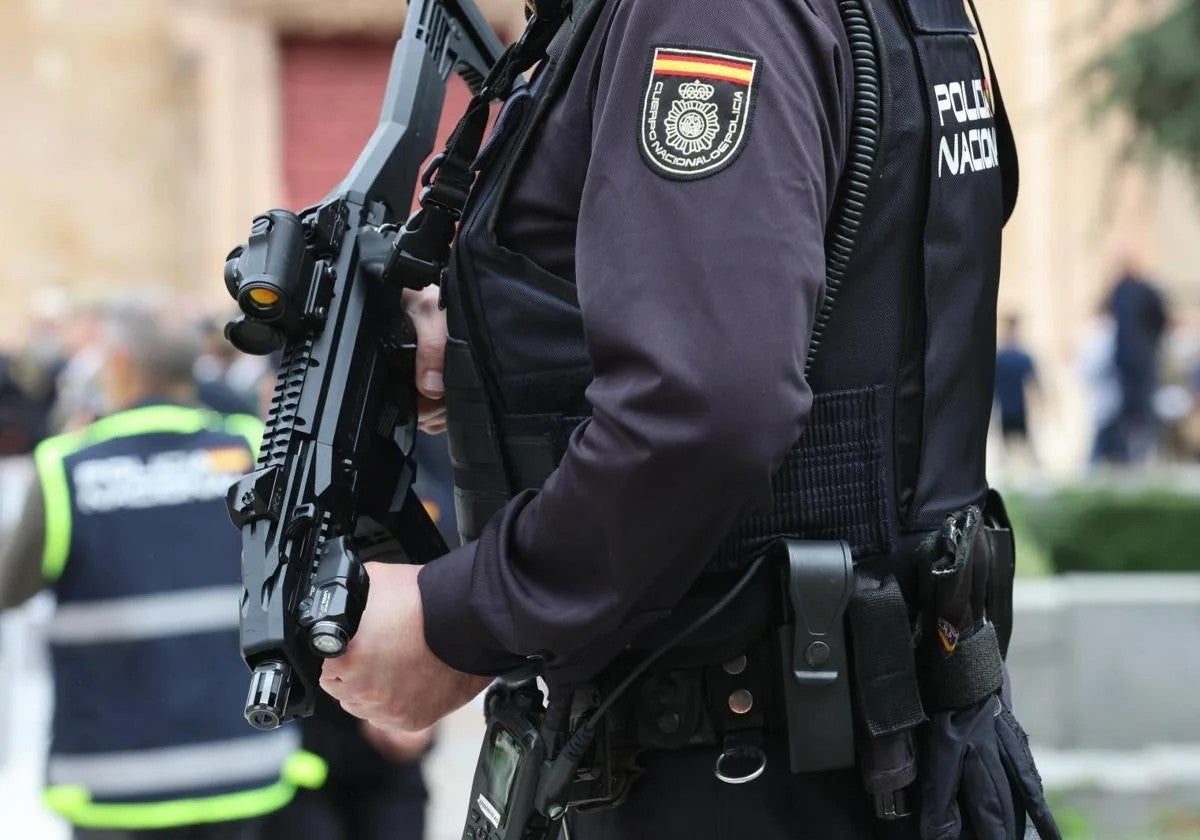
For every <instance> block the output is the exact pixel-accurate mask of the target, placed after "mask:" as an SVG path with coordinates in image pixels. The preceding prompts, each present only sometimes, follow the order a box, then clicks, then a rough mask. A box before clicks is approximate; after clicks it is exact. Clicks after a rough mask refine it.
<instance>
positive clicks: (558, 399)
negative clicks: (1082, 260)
mask: <svg viewBox="0 0 1200 840" xmlns="http://www.w3.org/2000/svg"><path fill="white" fill-rule="evenodd" d="M563 5H564V4H561V3H557V2H535V3H533V4H532V6H533V7H534V9H535V11H536V13H537V17H538V18H539V19H540V24H541V25H542V26H545V25H546V24H547V21H550V20H553V19H554V18H555V16H556V15H557V14H559V11H560V9H561V7H562V6H563ZM566 5H570V6H571V11H570V17H569V19H568V20H567V21H566V23H565V24H564V26H563V28H562V29H560V30H559V31H558V33H557V35H556V36H555V37H554V39H553V40H552V41H550V44H549V47H548V49H547V55H548V57H547V58H546V59H545V60H544V61H543V62H542V63H541V64H540V65H539V68H538V70H537V71H536V73H535V74H534V77H533V80H532V82H531V84H529V85H528V86H527V87H522V88H520V89H519V90H517V91H516V92H515V93H512V94H511V95H509V96H507V97H506V98H507V102H506V105H505V109H504V112H503V113H502V115H501V117H500V119H499V121H498V124H497V127H496V129H495V131H494V133H493V136H492V137H491V138H490V139H489V141H488V143H487V145H486V147H485V148H484V151H483V152H482V154H480V155H479V156H478V158H477V159H475V160H474V162H473V168H474V170H477V171H478V172H479V176H478V179H477V180H476V182H475V184H474V189H473V192H472V194H471V197H470V199H469V200H468V202H467V205H466V208H465V214H464V216H463V220H462V223H461V225H460V226H459V229H458V234H457V240H456V245H455V251H454V253H453V255H452V257H451V260H450V266H449V275H448V277H447V279H446V282H445V284H444V287H443V289H442V294H443V296H444V301H445V303H446V304H447V307H448V333H449V338H448V340H447V338H446V330H445V329H443V327H442V324H441V322H440V321H439V319H438V318H437V316H436V314H435V312H434V310H433V303H432V296H431V295H410V297H409V305H410V315H411V316H412V317H413V320H414V322H415V323H416V326H417V328H418V332H419V339H420V343H421V355H420V360H419V370H418V382H417V385H418V388H419V390H421V392H422V393H423V395H424V397H425V398H426V409H427V410H426V420H427V421H428V422H429V423H431V424H441V423H442V422H444V417H443V415H442V412H441V409H440V408H439V407H438V401H439V400H440V399H441V398H442V397H443V396H447V398H448V402H449V416H448V420H449V434H450V443H451V449H452V452H453V454H454V456H455V461H456V464H455V466H456V474H457V475H456V481H457V484H458V489H459V496H458V502H459V515H460V529H461V530H462V531H463V532H464V535H465V536H467V537H471V538H473V541H471V542H468V543H466V544H465V545H464V546H463V547H461V548H459V549H456V550H454V551H452V552H450V553H449V554H448V555H447V556H445V557H443V558H441V559H439V560H437V561H434V562H433V563H430V564H429V565H428V566H427V567H425V568H424V569H422V570H420V572H419V573H418V571H417V570H416V569H413V568H409V567H404V566H395V567H380V566H374V567H372V570H371V575H372V590H371V595H370V599H369V601H368V604H367V608H366V612H365V615H364V617H363V621H362V625H361V627H360V629H359V631H358V635H357V636H356V637H355V639H354V641H353V643H352V645H351V647H350V650H349V653H348V654H347V655H346V656H345V657H343V658H341V659H338V660H333V661H330V662H327V663H326V665H325V670H324V676H323V679H322V684H323V685H324V686H325V688H326V689H327V690H328V691H329V692H330V693H331V694H333V695H334V696H335V697H337V698H339V699H340V700H341V702H342V704H343V706H344V707H345V708H346V709H347V710H349V711H351V712H352V713H354V714H357V715H359V716H361V717H364V718H366V719H368V720H372V721H374V722H376V723H378V724H380V725H383V726H392V727H398V728H413V727H418V726H424V725H427V724H429V723H430V722H432V721H434V720H436V719H437V718H439V717H440V716H442V715H444V714H446V713H447V712H449V711H450V710H451V709H453V708H455V707H457V706H459V705H461V704H462V703H464V702H465V701H466V700H467V699H468V698H469V697H471V696H472V695H473V694H474V693H475V692H477V691H479V690H480V689H481V688H482V687H483V686H484V685H485V684H486V682H487V677H488V676H492V675H501V674H506V673H510V672H513V671H516V670H519V669H521V668H523V667H524V668H526V669H528V668H529V666H530V665H531V664H532V665H534V666H536V667H537V669H538V670H539V671H540V673H541V674H542V675H543V676H544V677H545V679H546V680H547V682H548V683H549V684H550V685H551V687H552V691H553V689H554V687H556V686H558V687H563V686H566V687H571V688H572V690H573V692H574V696H575V698H576V700H577V701H578V700H579V699H580V698H583V702H584V703H587V702H589V698H596V697H601V698H602V697H604V696H605V692H606V691H611V690H612V689H613V686H614V684H616V683H617V682H618V681H619V679H620V677H621V676H622V675H625V674H631V673H633V670H632V668H633V667H635V666H634V663H637V662H641V661H644V660H645V659H646V657H647V656H648V655H649V654H650V653H652V652H655V651H661V648H662V640H664V639H669V638H671V637H672V636H675V635H677V631H678V630H679V629H680V628H684V627H688V626H689V625H694V624H695V622H694V619H695V618H696V617H697V616H704V615H706V614H707V613H709V611H710V610H711V608H712V607H713V605H714V604H719V603H723V602H724V600H728V599H727V598H724V596H726V595H727V594H728V593H730V592H735V593H738V594H737V597H736V598H734V600H733V602H732V603H730V604H728V606H726V607H725V608H724V609H723V610H722V611H721V612H720V613H719V614H718V616H717V618H715V619H712V620H710V621H708V622H707V623H705V624H704V625H702V628H701V629H700V630H698V631H696V632H695V633H693V634H692V635H691V636H690V637H688V638H687V639H686V640H685V641H683V642H682V643H681V645H679V646H677V649H676V650H673V651H671V652H670V653H669V654H668V655H667V657H666V658H665V659H664V660H663V661H662V662H661V664H660V667H657V668H655V669H652V670H651V671H650V672H648V673H647V674H646V675H645V676H644V677H641V678H640V683H639V684H638V685H636V686H635V687H634V688H632V689H630V691H629V692H628V695H629V696H628V698H627V699H628V702H627V703H624V704H623V707H622V708H617V707H616V706H614V707H613V710H612V712H610V714H609V716H608V720H609V721H610V722H611V724H612V728H613V729H614V731H617V732H618V734H619V733H620V732H621V731H623V732H625V733H627V738H629V737H631V738H632V741H633V745H632V747H628V745H626V746H624V747H622V748H623V749H627V753H626V754H625V756H624V758H626V759H629V761H628V762H627V766H628V767H629V768H632V769H633V772H634V773H638V772H640V778H636V779H632V784H631V785H630V786H627V787H625V788H624V789H623V790H622V791H621V795H620V796H613V797H612V798H613V799H614V801H613V802H610V803H609V804H613V805H616V807H613V808H609V809H608V810H603V811H600V812H597V813H591V814H578V815H573V816H571V817H570V818H569V820H568V823H569V828H570V833H571V836H572V837H584V838H591V837H605V838H635V837H719V838H734V837H738V838H741V837H755V838H799V837H805V838H808V837H812V838H816V837H820V838H827V837H839V838H841V837H871V836H884V835H885V834H895V835H897V836H918V835H919V836H922V837H931V838H939V840H943V839H944V840H950V838H958V837H960V836H961V837H976V836H977V837H986V838H1004V840H1013V838H1017V837H1020V836H1023V835H1024V833H1025V826H1026V821H1027V820H1026V818H1027V815H1028V816H1030V817H1032V819H1033V822H1034V823H1035V824H1036V827H1037V830H1038V831H1040V832H1041V833H1042V834H1043V836H1047V837H1050V836H1057V830H1056V829H1055V828H1054V825H1053V819H1052V817H1050V815H1049V813H1048V811H1047V810H1046V809H1045V806H1044V800H1043V797H1042V794H1041V790H1040V781H1039V780H1038V779H1037V774H1036V770H1034V768H1033V765H1032V760H1031V759H1030V758H1029V755H1028V749H1027V747H1026V746H1025V741H1024V736H1023V733H1021V732H1020V730H1019V727H1017V726H1016V724H1015V721H1013V720H1012V716H1011V709H1010V706H1009V704H1008V701H1007V699H1006V695H1005V693H1004V691H1003V690H1002V682H1003V673H1002V663H1001V657H1002V653H1003V649H1004V646H1005V645H1006V643H1007V629H1008V628H1007V626H1006V625H1007V619H1008V604H1007V599H1006V597H1005V593H1007V592H1008V591H1009V587H1008V582H1009V580H1010V579H1011V562H1010V560H1011V555H1010V554H1008V553H1006V550H1005V545H1004V541H1005V536H1004V535H1005V534H1006V533H1007V532H1006V530H1005V528H1004V527H1003V526H1004V524H1005V522H1004V516H1003V511H1002V507H1001V505H1000V504H999V503H998V499H996V498H995V497H994V496H992V497H990V496H989V493H988V488H987V484H986V480H985V476H984V442H985V437H986V432H987V424H988V415H989V410H990V405H991V396H992V381H991V379H992V362H993V359H994V353H995V321H996V313H995V302H996V292H997V282H998V278H999V265H1000V259H999V258H1000V232H1001V228H1002V226H1003V224H1004V221H1005V220H1006V219H1007V217H1008V214H1009V213H1010V212H1011V210H1012V206H1013V203H1014V201H1015V194H1016V158H1015V151H1014V148H1013V144H1012V138H1011V135H1010V133H1009V128H1008V124H1007V120H1006V119H1005V116H1004V111H1003V104H1002V101H1001V100H1000V98H999V90H998V88H997V87H996V85H995V79H994V77H993V75H992V74H991V73H990V72H989V69H988V64H990V62H987V61H985V60H984V58H983V56H982V55H981V51H980V44H979V43H978V42H977V40H976V36H977V35H978V31H977V26H976V20H975V15H974V14H973V10H972V9H968V8H966V7H964V5H963V3H962V2H961V0H762V2H756V3H753V4H738V3H725V2H718V0H672V2H662V0H593V2H590V3H585V2H575V3H574V4H566ZM538 24H539V20H537V19H535V24H534V27H531V29H530V30H529V35H528V37H527V38H526V42H525V45H526V46H528V45H529V44H532V43H537V42H538V41H539V39H540V38H542V36H543V34H544V33H541V32H539V31H537V30H536V26H537V25H538ZM494 76H495V74H494ZM497 86H498V87H499V88H504V87H505V85H504V84H503V83H498V85H497ZM506 93H508V91H507V90H501V91H500V95H501V96H503V95H504V94H506ZM467 119H468V120H470V119H473V118H472V117H471V116H470V115H469V116H468V118H467ZM464 125H465V124H464ZM468 129H469V126H468ZM469 134H470V131H469V130H464V131H463V132H462V133H461V135H462V136H468V135H469ZM461 152H462V150H461V149H456V148H454V147H453V146H452V147H451V148H449V149H448V150H447V154H446V155H445V157H444V158H443V159H442V160H443V163H442V169H441V171H440V173H439V174H438V177H437V180H436V181H435V189H436V185H437V183H439V182H442V183H444V182H445V179H447V178H448V175H447V172H448V170H449V169H450V167H451V166H453V165H456V164H455V161H456V160H457V159H459V158H463V157H465V158H467V159H468V160H469V158H470V157H471V156H470V155H462V153H461ZM435 211H436V208H435ZM443 346H444V347H445V350H444V351H443ZM443 355H444V358H445V364H444V367H443V365H442V364H441V360H442V357H443ZM781 539H786V540H790V541H791V542H788V543H786V545H787V546H788V548H787V549H786V551H784V554H785V555H786V558H791V557H795V558H798V559H799V560H798V562H797V563H796V564H794V566H792V567H789V568H793V570H794V571H795V572H796V573H797V574H800V575H802V574H803V572H804V568H805V563H806V562H807V561H806V560H805V559H804V558H806V557H809V556H811V550H810V548H809V547H806V546H810V545H811V543H812V541H827V542H826V544H828V541H834V543H835V544H837V545H839V546H841V547H844V548H845V551H846V552H847V554H852V556H853V558H854V561H855V567H854V570H853V577H854V579H855V582H854V586H853V588H854V592H853V597H852V600H850V602H849V603H850V606H849V607H848V608H846V609H845V611H844V613H843V611H842V608H843V606H844V603H842V602H839V603H834V601H835V600H837V599H831V600H829V601H828V603H825V602H823V601H822V599H821V597H819V596H817V595H813V596H812V597H813V599H814V600H815V601H816V602H817V603H816V604H815V606H814V605H812V604H809V605H807V606H806V605H805V604H804V602H805V599H806V598H808V597H810V590H809V589H808V588H806V587H805V586H793V587H791V591H789V592H784V593H783V594H782V595H781V593H780V589H781V587H780V585H779V575H778V572H777V568H776V567H775V566H773V567H772V568H773V569H775V570H774V571H762V568H763V567H762V566H761V565H760V564H759V558H762V557H765V556H767V555H768V554H769V553H771V552H773V551H776V550H777V549H778V546H779V545H781V543H780V542H779V541H780V540H781ZM823 556H825V557H826V558H827V557H828V556H830V555H828V553H827V554H826V555H823ZM833 556H835V557H837V556H839V555H837V554H836V551H835V554H834V555H833ZM786 558H785V561H784V564H785V565H786V562H787V560H786ZM842 559H843V560H844V558H842ZM771 562H772V563H773V564H775V563H776V561H775V560H772V561H771ZM822 562H824V560H823V561H822ZM839 562H841V560H839ZM799 579H800V578H791V580H799ZM825 580H826V581H828V577H826V578H825ZM782 588H785V589H786V588H787V587H786V586H785V587H782ZM817 591H818V589H812V590H811V592H812V593H816V592H817ZM841 595H842V596H844V597H845V598H847V599H850V598H851V595H850V594H849V593H844V592H843V593H841ZM781 601H782V602H783V604H782V606H780V604H781ZM810 607H811V608H813V609H815V610H816V612H819V613H824V612H829V613H830V614H833V615H835V617H836V618H835V620H831V621H830V622H829V624H828V627H829V628H831V629H832V628H836V627H839V626H841V622H842V616H843V615H845V616H846V620H847V621H848V622H849V624H850V627H851V630H852V633H851V636H852V642H846V643H844V644H851V643H852V644H853V645H854V650H853V655H852V656H848V655H847V652H846V651H844V650H842V651H838V650H836V649H832V648H831V647H830V644H829V643H827V642H824V641H822V642H820V644H819V645H818V644H815V643H814V644H812V645H809V646H808V647H805V648H804V653H803V655H801V656H798V657H797V658H793V657H792V654H795V653H797V652H798V651H800V648H796V649H795V650H792V651H790V652H786V653H784V654H783V663H782V664H781V661H780V653H781V650H783V649H785V648H786V645H787V644H789V643H790V642H789V640H793V641H795V642H796V643H797V644H799V639H800V636H799V635H795V636H792V635H790V634H793V633H797V628H802V627H803V625H804V616H803V615H801V613H802V612H803V611H804V610H805V609H809V608H810ZM835 635H836V634H835ZM829 639H830V640H831V642H832V643H833V645H834V646H837V645H839V644H842V643H839V642H838V641H837V639H836V638H835V636H834V635H831V636H829ZM914 642H915V648H916V653H915V655H914V652H913V648H914ZM822 645H823V646H824V647H822ZM831 656H833V657H837V656H841V657H843V658H849V659H850V660H851V661H852V664H853V669H852V670H853V671H854V674H853V675H852V679H851V680H850V682H852V683H853V686H852V687H851V686H847V688H846V700H845V704H844V705H843V708H840V709H836V708H835V709H833V711H835V712H836V715H831V716H830V717H829V718H828V720H826V719H825V718H824V717H817V718H815V719H814V718H813V717H811V716H807V717H806V716H805V715H796V714H794V713H793V712H794V709H795V708H799V707H801V706H802V705H803V704H804V703H808V702H810V701H811V700H812V697H813V696H814V695H811V693H810V694H807V695H806V694H805V692H808V691H810V689H808V688H804V687H803V685H802V684H803V683H804V680H803V679H802V678H803V677H805V676H806V674H805V673H802V672H804V671H805V669H809V670H811V671H812V672H813V673H811V674H808V676H811V677H812V678H813V679H810V680H808V684H810V685H812V684H816V683H818V682H820V681H821V680H824V679H826V677H829V679H831V680H834V681H837V682H839V684H840V681H841V679H842V676H843V674H842V672H841V671H839V669H838V667H835V666H833V665H830V664H829V663H830V662H836V661H838V660H837V659H836V658H835V659H831V658H830V657H831ZM827 665H828V666H829V667H825V666H827ZM830 675H832V676H830ZM831 684H832V683H831ZM798 685H800V686H801V687H800V688H797V686H798ZM795 698H799V699H798V700H796V702H795V703H794V702H793V700H794V699H795ZM592 702H594V699H593V700H592ZM851 703H853V719H854V721H855V723H854V726H855V727H856V731H855V733H854V734H845V733H840V734H838V735H837V738H838V739H840V742H841V743H840V744H839V749H838V750H834V751H833V752H844V748H845V747H846V746H847V745H848V744H849V742H850V741H854V740H857V741H858V748H857V752H856V754H857V756H858V757H857V760H855V759H853V758H851V759H847V760H843V761H840V762H839V761H834V762H825V763H823V764H821V763H814V761H813V760H812V756H813V755H814V754H815V753H817V752H819V751H818V750H817V749H816V745H817V744H818V743H821V744H823V745H824V746H822V749H825V747H827V746H828V743H827V742H828V740H829V737H830V736H829V733H826V732H822V731H821V728H822V726H825V725H828V726H829V727H834V725H835V724H834V720H835V718H836V719H837V720H839V721H849V720H850V719H851V711H850V704H851ZM831 708H833V707H831ZM839 725H840V724H839ZM846 725H849V724H846ZM622 726H624V729H623V730H622V729H621V727H622ZM628 733H633V734H632V736H628ZM612 743H614V744H615V743H616V741H613V742H612ZM918 753H919V755H918ZM734 755H737V756H738V757H740V758H745V757H747V756H751V757H754V758H755V763H754V764H753V766H751V767H749V768H744V769H745V772H744V773H743V772H738V773H734V772H732V771H728V768H727V767H725V765H723V764H722V762H723V761H724V760H725V759H726V758H728V757H730V756H734ZM714 759H716V763H715V764H714ZM789 765H790V766H789ZM723 768H724V769H725V770H726V771H728V772H723ZM608 769H609V770H612V769H613V768H608ZM793 770H795V771H798V772H791V771H793ZM631 778H632V776H629V777H627V778H626V781H629V780H630V779H631ZM731 782H742V783H741V784H731Z"/></svg>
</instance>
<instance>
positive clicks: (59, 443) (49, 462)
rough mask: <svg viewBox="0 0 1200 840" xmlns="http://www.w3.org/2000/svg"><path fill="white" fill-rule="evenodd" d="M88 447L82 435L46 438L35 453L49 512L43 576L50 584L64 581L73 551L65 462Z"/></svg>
mask: <svg viewBox="0 0 1200 840" xmlns="http://www.w3.org/2000/svg"><path fill="white" fill-rule="evenodd" d="M85 446H87V438H86V437H85V436H84V435H82V434H79V433H74V434H68V435H59V436H57V437H52V438H47V439H46V440H44V441H42V442H41V443H39V444H38V445H37V448H36V449H34V450H33V461H34V464H35V465H36V466H37V473H38V482H39V483H40V484H41V485H42V499H43V500H44V501H45V508H46V534H45V536H44V537H43V540H42V576H43V577H44V578H45V579H46V580H48V581H51V582H53V581H56V580H58V579H59V578H60V577H62V571H63V568H64V567H65V566H66V565H67V554H68V553H69V552H70V550H71V491H70V490H69V489H68V486H67V468H66V466H65V465H64V464H63V459H64V458H66V457H67V456H68V455H70V454H71V453H72V452H75V451H76V450H79V449H82V448H83V447H85Z"/></svg>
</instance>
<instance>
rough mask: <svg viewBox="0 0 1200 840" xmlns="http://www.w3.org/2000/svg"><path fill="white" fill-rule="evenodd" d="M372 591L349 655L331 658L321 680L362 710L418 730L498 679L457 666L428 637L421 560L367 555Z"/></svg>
mask: <svg viewBox="0 0 1200 840" xmlns="http://www.w3.org/2000/svg"><path fill="white" fill-rule="evenodd" d="M367 570H368V572H369V573H370V575H371V593H370V595H369V596H368V597H367V607H366V609H365V610H363V616H362V622H361V623H360V624H359V626H358V632H357V633H356V634H355V635H354V638H353V639H352V640H351V641H350V647H349V649H348V650H347V651H346V653H345V655H344V656H341V657H339V658H338V659H330V660H327V661H326V662H325V666H324V669H323V671H322V674H321V688H323V689H325V691H326V692H328V693H329V694H330V695H331V696H332V697H333V698H334V699H336V700H337V701H338V702H340V703H341V704H342V708H343V709H345V710H346V711H347V712H349V713H350V714H352V715H354V716H355V717H359V718H362V719H363V720H367V721H370V722H371V723H373V724H375V725H376V726H380V727H382V728H384V729H402V730H406V731H409V732H413V731H416V730H419V729H424V728H426V727H428V726H432V725H433V724H434V723H437V721H438V720H439V719H441V718H442V717H444V716H445V715H447V714H449V713H450V712H452V711H454V710H455V709H457V708H459V707H460V706H462V705H464V704H466V703H467V702H468V701H469V700H470V699H471V698H472V697H474V696H475V695H476V694H478V693H479V692H481V691H483V690H484V689H485V688H487V686H488V683H490V682H491V679H490V678H488V677H477V676H473V675H471V674H464V673H461V672H460V671H456V670H454V669H453V668H451V667H450V666H449V665H447V664H445V663H444V662H442V661H441V660H440V659H438V658H437V657H436V656H434V655H433V652H432V651H431V650H429V646H428V645H426V643H425V615H424V611H423V610H422V608H421V592H420V589H418V588H417V572H418V571H419V570H420V567H419V566H412V565H408V564H403V563H396V564H390V563H368V564H367Z"/></svg>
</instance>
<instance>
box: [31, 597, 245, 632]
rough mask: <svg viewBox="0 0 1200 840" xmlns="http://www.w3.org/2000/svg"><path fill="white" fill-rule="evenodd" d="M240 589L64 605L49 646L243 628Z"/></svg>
mask: <svg viewBox="0 0 1200 840" xmlns="http://www.w3.org/2000/svg"><path fill="white" fill-rule="evenodd" d="M241 595H242V589H241V587H240V586H213V587H209V588H207V589H188V590H185V591H183V592H161V593H158V594H155V595H139V596H137V597H133V598H114V599H112V600H109V601H84V602H77V601H73V602H71V603H67V604H62V605H60V606H59V607H58V610H57V611H56V612H55V614H54V620H53V621H52V622H51V624H50V628H49V637H50V641H52V642H54V643H55V644H58V645H89V644H103V643H106V642H125V641H133V640H136V639H161V638H165V637H167V636H182V635H185V634H187V633H204V632H209V631H213V630H232V629H233V628H235V627H237V626H238V600H239V599H240V598H241Z"/></svg>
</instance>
